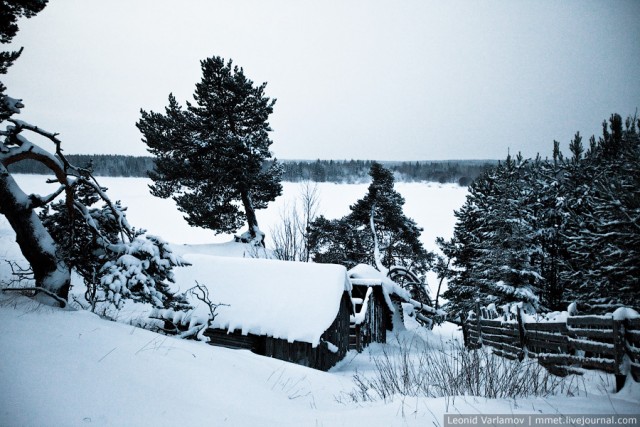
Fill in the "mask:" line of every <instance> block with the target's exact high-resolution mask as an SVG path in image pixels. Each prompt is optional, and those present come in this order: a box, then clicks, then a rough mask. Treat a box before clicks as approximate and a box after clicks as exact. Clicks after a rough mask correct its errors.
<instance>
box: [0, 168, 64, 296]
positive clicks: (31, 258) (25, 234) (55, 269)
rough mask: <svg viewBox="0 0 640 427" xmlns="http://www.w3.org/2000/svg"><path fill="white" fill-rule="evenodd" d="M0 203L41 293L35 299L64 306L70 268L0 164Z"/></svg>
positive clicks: (30, 204) (25, 196) (29, 202)
mask: <svg viewBox="0 0 640 427" xmlns="http://www.w3.org/2000/svg"><path fill="white" fill-rule="evenodd" d="M0 201H1V204H0V213H2V214H3V215H4V216H5V217H6V218H7V220H8V221H9V223H10V224H11V227H12V228H13V230H14V231H15V233H16V242H17V243H18V245H19V246H20V250H21V251H22V255H24V257H25V258H26V260H27V262H29V264H30V265H31V269H32V270H33V275H34V278H35V281H36V287H39V288H42V289H43V290H44V292H39V293H38V294H37V295H36V299H37V300H39V301H41V302H43V303H46V304H50V305H59V306H64V305H66V303H63V301H67V298H68V296H69V289H70V287H71V271H70V268H69V266H68V265H67V264H66V262H65V261H64V259H63V258H62V257H61V256H60V254H59V253H58V250H57V249H58V248H57V245H56V243H55V242H54V240H53V239H52V238H51V235H50V234H49V232H48V231H47V229H46V228H45V227H44V225H43V224H42V222H41V221H40V218H39V217H38V215H37V214H36V213H35V212H34V210H33V207H32V206H33V205H32V202H31V200H30V199H29V197H28V196H27V195H26V194H25V193H24V192H23V191H22V190H21V189H20V187H19V186H18V184H17V183H16V182H15V180H14V179H13V177H12V176H11V175H10V174H9V172H8V171H7V169H6V168H5V167H4V166H3V165H2V164H0ZM54 296H55V297H54ZM56 297H57V298H56Z"/></svg>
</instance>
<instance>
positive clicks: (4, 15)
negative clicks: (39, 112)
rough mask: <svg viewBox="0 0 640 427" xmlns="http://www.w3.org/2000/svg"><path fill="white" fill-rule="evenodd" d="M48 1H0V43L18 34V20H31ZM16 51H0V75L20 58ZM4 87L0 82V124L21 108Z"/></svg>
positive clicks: (9, 41) (9, 40) (6, 42)
mask: <svg viewBox="0 0 640 427" xmlns="http://www.w3.org/2000/svg"><path fill="white" fill-rule="evenodd" d="M47 2H48V0H42V1H40V0H18V1H16V0H11V1H9V0H0V43H1V44H8V43H11V40H13V38H14V37H15V35H16V34H17V33H18V24H17V21H18V18H21V17H25V18H31V17H33V16H35V15H36V14H37V13H38V12H40V11H41V10H42V9H44V8H45V6H46V5H47ZM21 53H22V49H20V50H18V51H12V52H7V51H0V75H1V74H7V70H8V69H9V67H10V66H11V65H12V64H13V63H14V62H15V60H16V59H18V58H19V57H20V54H21ZM6 89H7V88H6V87H5V85H4V84H2V82H0V122H3V121H4V120H7V119H8V118H9V117H11V115H13V114H14V113H17V112H18V110H19V108H20V107H21V106H22V104H21V100H17V99H13V98H11V97H9V96H7V95H6V94H5V90H6Z"/></svg>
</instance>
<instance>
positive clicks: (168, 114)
mask: <svg viewBox="0 0 640 427" xmlns="http://www.w3.org/2000/svg"><path fill="white" fill-rule="evenodd" d="M201 68H202V80H201V81H200V82H199V83H197V84H196V89H195V93H194V99H195V104H191V103H189V102H187V104H186V108H183V107H182V106H181V105H180V104H179V103H178V101H177V100H176V99H175V98H174V97H173V95H169V105H168V106H167V107H166V109H165V114H160V113H154V112H146V111H144V110H142V111H141V118H140V121H139V122H138V123H137V126H138V128H139V129H140V131H141V132H142V134H143V136H144V139H143V141H144V142H145V144H147V147H148V150H149V152H150V153H151V154H153V155H154V156H155V157H156V158H155V169H154V170H153V171H152V172H151V173H150V176H151V178H152V180H153V181H154V184H153V185H152V186H151V191H152V194H153V195H155V196H158V197H162V198H167V197H173V199H174V200H175V201H176V203H177V205H178V208H179V209H180V210H181V211H182V212H184V213H185V219H186V220H187V222H188V223H189V224H190V225H193V226H197V227H203V228H209V229H211V230H214V231H216V232H218V233H226V232H235V231H236V230H238V229H239V228H240V227H241V226H242V224H245V223H246V224H247V226H248V230H247V232H246V233H244V234H243V235H242V236H241V237H240V239H241V240H242V241H245V242H249V241H252V242H255V243H263V242H264V234H263V233H262V231H260V229H259V227H258V220H257V217H256V213H255V211H256V209H263V208H265V207H266V206H267V203H268V202H270V201H273V200H275V198H276V197H277V196H278V195H280V194H281V193H282V186H281V184H280V177H281V174H282V169H281V167H280V165H279V163H278V162H277V161H275V159H273V158H272V155H271V152H270V151H269V147H270V146H271V143H272V141H271V140H270V138H269V135H268V132H269V131H271V128H270V127H269V123H268V121H267V120H268V118H269V115H270V114H271V113H272V112H273V105H274V103H275V100H271V99H269V98H268V97H266V96H265V94H264V89H265V87H266V83H263V84H262V85H259V86H255V85H254V83H253V82H252V81H251V80H249V79H248V78H247V77H246V76H245V75H244V71H243V69H242V68H239V67H238V66H234V65H233V63H232V61H231V60H229V61H228V62H227V63H225V61H224V59H222V58H220V57H212V58H208V59H205V60H203V61H201ZM267 164H268V166H265V165H267ZM239 205H240V206H241V207H240V206H239Z"/></svg>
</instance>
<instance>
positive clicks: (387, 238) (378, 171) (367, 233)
mask: <svg viewBox="0 0 640 427" xmlns="http://www.w3.org/2000/svg"><path fill="white" fill-rule="evenodd" d="M369 175H370V176H371V184H370V185H369V188H368V191H367V194H366V195H365V196H364V197H363V198H362V199H360V200H358V201H357V202H356V203H355V204H353V205H352V206H351V207H350V209H351V213H350V214H349V215H347V216H345V217H343V218H340V219H335V220H328V219H326V218H325V217H324V216H320V217H318V218H317V219H316V220H315V221H314V222H312V223H311V226H310V233H309V240H310V247H311V250H310V252H311V254H312V258H313V260H314V261H315V262H322V263H337V264H342V265H344V266H346V267H347V268H352V267H354V266H356V265H357V264H369V265H373V266H376V259H375V257H376V254H375V245H376V240H377V244H378V246H379V253H380V261H381V262H382V265H383V266H384V267H385V268H387V269H389V268H390V267H392V266H402V267H406V268H408V269H410V270H413V271H415V272H417V273H418V274H420V275H424V274H425V273H426V272H427V271H428V270H429V269H430V267H431V264H432V262H433V261H434V255H433V254H432V253H429V252H427V250H426V249H424V247H423V246H422V243H421V242H420V240H419V237H420V234H421V232H422V229H421V228H420V227H418V226H417V225H416V223H415V221H413V220H412V219H411V218H408V217H407V216H405V215H404V213H403V211H402V206H403V205H404V198H403V197H402V196H401V195H400V194H399V193H398V192H397V191H395V189H394V183H395V179H394V176H393V173H392V172H391V171H389V170H388V169H386V168H384V167H383V166H382V165H381V164H379V163H376V162H374V163H373V164H372V165H371V170H370V171H369ZM372 221H373V223H374V228H375V233H376V235H375V237H376V239H374V236H373V233H372V227H371V222H372Z"/></svg>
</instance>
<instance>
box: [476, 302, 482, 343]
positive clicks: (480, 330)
mask: <svg viewBox="0 0 640 427" xmlns="http://www.w3.org/2000/svg"><path fill="white" fill-rule="evenodd" d="M481 313H482V312H481V311H480V301H476V326H477V327H478V342H477V345H478V347H482V324H481V323H480V319H481V316H480V314H481Z"/></svg>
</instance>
